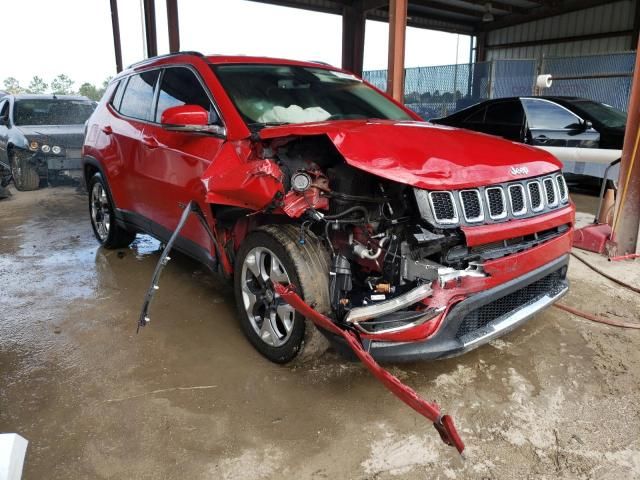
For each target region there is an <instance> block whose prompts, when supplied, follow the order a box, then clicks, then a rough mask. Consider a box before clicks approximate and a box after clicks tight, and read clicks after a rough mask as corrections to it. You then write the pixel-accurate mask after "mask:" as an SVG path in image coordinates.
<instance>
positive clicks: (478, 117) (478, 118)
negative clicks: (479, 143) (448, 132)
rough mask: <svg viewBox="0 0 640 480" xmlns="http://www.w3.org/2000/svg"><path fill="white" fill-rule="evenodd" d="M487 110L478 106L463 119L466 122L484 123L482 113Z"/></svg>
mask: <svg viewBox="0 0 640 480" xmlns="http://www.w3.org/2000/svg"><path fill="white" fill-rule="evenodd" d="M486 111H487V109H486V108H479V109H478V110H476V111H475V112H473V113H472V114H471V115H469V116H468V117H467V118H465V119H464V121H465V122H466V123H484V113H485V112H486Z"/></svg>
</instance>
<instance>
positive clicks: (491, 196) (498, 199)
mask: <svg viewBox="0 0 640 480" xmlns="http://www.w3.org/2000/svg"><path fill="white" fill-rule="evenodd" d="M485 195H486V197H487V211H488V212H489V217H491V219H492V220H500V219H501V218H505V217H506V216H507V202H506V199H505V196H504V190H503V189H502V187H489V188H487V189H486V190H485Z"/></svg>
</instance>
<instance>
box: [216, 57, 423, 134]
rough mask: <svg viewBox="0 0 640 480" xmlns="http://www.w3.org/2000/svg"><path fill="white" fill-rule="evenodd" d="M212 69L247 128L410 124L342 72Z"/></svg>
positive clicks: (278, 67) (390, 105) (248, 67)
mask: <svg viewBox="0 0 640 480" xmlns="http://www.w3.org/2000/svg"><path fill="white" fill-rule="evenodd" d="M212 68H213V70H214V73H215V74H216V75H217V76H218V78H219V79H220V82H221V83H222V85H223V87H224V88H225V90H226V92H227V93H228V95H229V96H230V97H231V100H232V101H233V103H234V104H235V106H236V108H237V109H238V111H239V112H240V114H241V115H242V116H243V118H244V120H245V121H246V122H247V124H248V125H249V127H251V128H256V127H257V128H261V127H264V126H266V125H276V124H277V125H279V124H287V123H307V122H322V121H326V120H329V121H330V120H349V119H372V118H377V119H389V120H412V118H411V116H410V115H409V114H408V113H407V112H405V111H404V110H403V109H402V108H400V107H399V106H398V105H396V104H394V103H393V102H392V101H390V100H389V99H388V98H386V97H385V96H384V95H381V94H380V93H379V92H377V91H376V90H374V89H373V88H371V87H369V86H368V85H366V84H365V83H363V82H362V81H361V80H359V79H358V78H357V77H355V76H353V75H350V74H347V73H344V72H338V71H335V70H328V69H324V68H310V67H299V66H292V65H262V64H260V65H256V64H252V65H246V64H233V65H216V66H213V67H212Z"/></svg>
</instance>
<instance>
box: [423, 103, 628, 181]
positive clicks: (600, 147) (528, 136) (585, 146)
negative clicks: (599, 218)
mask: <svg viewBox="0 0 640 480" xmlns="http://www.w3.org/2000/svg"><path fill="white" fill-rule="evenodd" d="M432 122H433V123H439V124H442V125H451V126H454V127H460V128H466V129H468V130H475V131H477V132H484V133H488V134H491V135H498V136H500V137H504V138H506V139H509V140H513V141H516V142H522V143H527V144H529V145H534V146H536V147H539V148H542V149H543V150H546V151H548V152H550V153H552V154H553V155H555V156H556V157H557V158H558V159H559V160H560V161H562V162H563V163H564V172H565V173H574V174H581V175H590V176H593V177H602V176H603V174H604V170H605V168H606V166H607V165H608V164H609V163H611V162H612V161H614V160H617V159H619V158H620V156H621V153H622V152H621V150H622V143H623V140H624V130H625V125H626V113H624V112H622V111H620V110H618V109H616V108H613V107H611V106H609V105H605V104H604V103H599V102H594V101H593V100H588V99H585V98H578V97H515V98H500V99H495V100H488V101H486V102H482V103H478V104H476V105H473V106H472V107H469V108H465V109H464V110H461V111H459V112H456V113H454V114H453V115H450V116H448V117H444V118H439V119H435V120H432Z"/></svg>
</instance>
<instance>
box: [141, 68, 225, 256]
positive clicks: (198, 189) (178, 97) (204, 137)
mask: <svg viewBox="0 0 640 480" xmlns="http://www.w3.org/2000/svg"><path fill="white" fill-rule="evenodd" d="M178 105H199V106H201V107H203V108H204V109H205V110H207V111H208V112H210V119H211V123H215V122H219V116H218V115H217V113H216V110H215V107H214V105H213V101H212V97H211V95H210V94H209V92H208V90H207V89H206V87H205V86H204V83H203V82H202V81H201V80H200V77H199V76H198V74H197V73H196V71H195V70H192V69H191V68H189V67H186V66H185V67H169V68H166V69H165V70H164V71H163V73H162V76H161V78H160V86H159V90H158V93H157V106H156V108H155V115H154V120H153V122H152V123H148V124H146V125H145V128H144V130H143V133H142V149H143V155H142V157H141V162H140V164H139V165H138V166H137V168H138V172H137V175H138V177H141V178H143V181H142V183H143V184H144V185H145V187H144V188H145V197H146V198H145V201H146V202H147V203H148V204H149V208H148V210H147V211H148V212H149V213H148V215H149V218H150V219H151V220H152V222H153V225H152V229H153V231H154V234H156V235H157V236H158V237H159V238H161V239H166V238H167V237H168V236H169V235H170V234H171V232H172V231H173V230H174V229H175V227H176V225H177V223H178V219H179V217H180V215H181V214H182V209H183V208H184V206H185V205H186V204H187V203H188V202H189V201H190V200H197V201H198V202H199V204H200V207H201V208H202V210H203V211H204V212H205V213H208V208H209V207H208V205H207V204H206V203H205V201H204V197H205V189H204V185H203V184H202V181H201V177H202V173H203V172H204V171H205V169H206V168H207V167H208V166H209V164H210V163H211V162H212V161H213V159H214V158H215V156H216V154H217V152H218V151H219V150H220V148H221V146H222V144H223V142H224V139H222V138H220V137H216V136H213V135H212V134H206V133H193V132H184V131H171V130H167V129H165V128H163V126H162V124H161V123H160V120H161V118H162V113H163V112H164V111H165V110H166V109H167V108H170V107H175V106H178ZM181 236H182V237H184V238H182V239H180V240H181V242H182V243H183V245H182V246H183V249H188V250H190V249H192V248H194V247H195V248H196V249H197V248H198V247H200V248H201V249H205V250H206V254H207V255H210V256H213V251H212V246H211V245H210V240H209V237H208V235H207V233H206V231H205V230H204V229H203V227H202V225H200V223H199V222H198V220H197V219H196V218H195V217H192V218H190V219H189V221H188V223H187V225H186V226H185V228H184V229H183V230H182V233H181ZM194 243H195V245H193V244H194ZM178 245H179V244H178ZM189 253H194V254H196V256H198V257H199V256H200V254H202V253H203V252H189Z"/></svg>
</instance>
